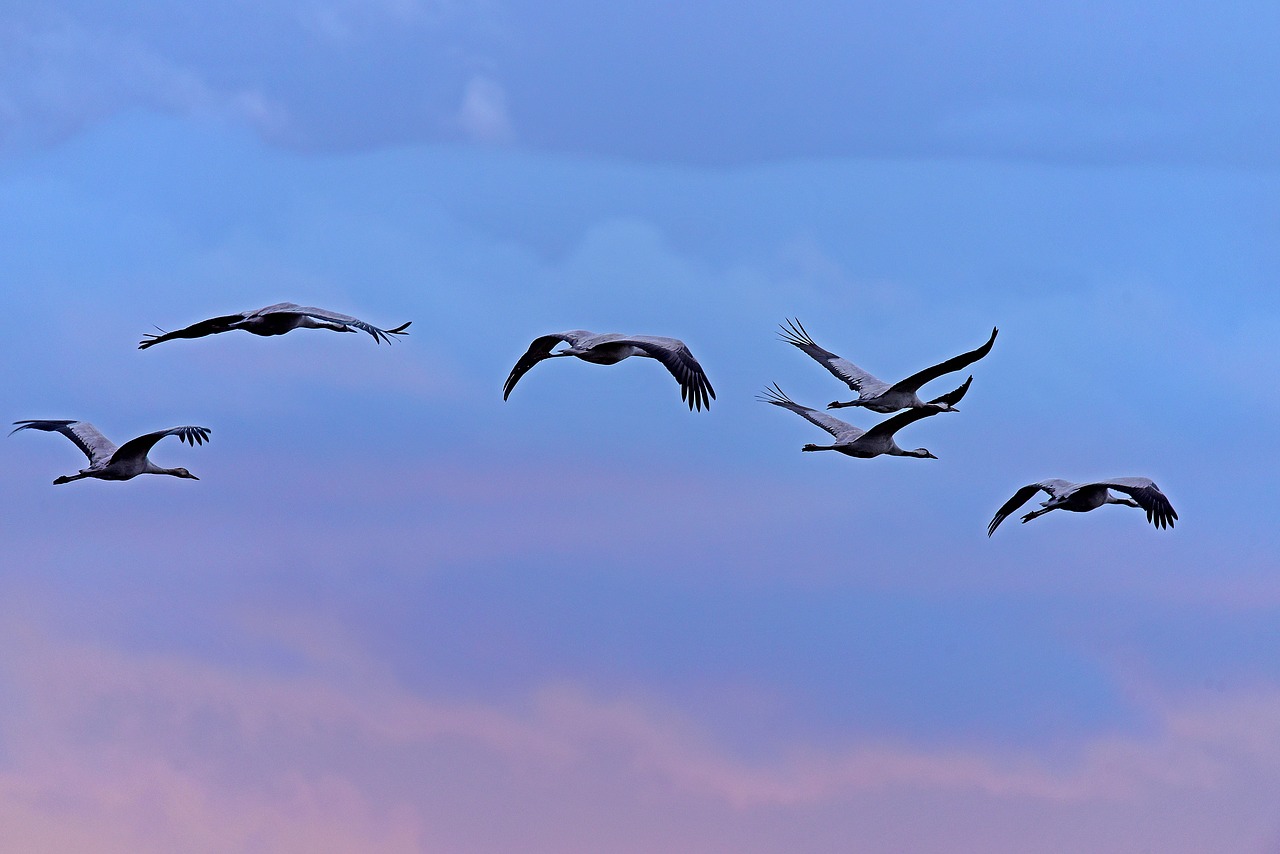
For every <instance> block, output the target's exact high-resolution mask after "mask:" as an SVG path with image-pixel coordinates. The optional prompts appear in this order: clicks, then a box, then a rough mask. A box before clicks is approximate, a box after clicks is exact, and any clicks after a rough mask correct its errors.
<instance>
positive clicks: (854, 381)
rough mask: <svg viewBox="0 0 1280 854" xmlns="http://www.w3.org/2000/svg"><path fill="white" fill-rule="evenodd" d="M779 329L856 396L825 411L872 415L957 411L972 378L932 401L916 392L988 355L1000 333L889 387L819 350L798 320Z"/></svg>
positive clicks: (834, 402)
mask: <svg viewBox="0 0 1280 854" xmlns="http://www.w3.org/2000/svg"><path fill="white" fill-rule="evenodd" d="M781 328H782V335H781V337H782V340H783V341H786V342H787V343H788V344H792V345H794V346H796V347H798V348H800V349H801V350H803V351H804V352H806V353H808V354H809V355H810V356H811V357H812V358H813V359H814V360H816V361H817V362H818V363H819V364H821V365H822V366H823V367H824V368H826V369H827V370H828V371H830V372H831V373H832V374H833V375H834V376H835V377H836V378H837V379H839V380H841V381H843V382H844V383H845V384H846V385H848V386H849V388H851V389H853V390H854V391H856V392H857V393H858V398H857V399H856V400H850V401H847V402H845V403H841V402H840V401H838V400H837V401H832V402H831V403H829V404H827V409H840V408H841V407H845V406H863V407H866V408H867V409H870V410H872V411H873V412H883V413H886V414H887V413H890V412H897V411H898V410H899V409H911V408H916V407H922V406H939V407H941V408H942V411H943V412H955V411H958V410H956V404H957V403H959V402H960V399H961V398H963V397H964V395H965V392H967V391H968V390H969V384H970V383H971V382H973V377H969V379H967V380H965V381H964V385H962V386H960V387H959V388H957V389H955V390H954V391H950V392H947V393H946V394H944V395H942V396H941V397H938V398H935V399H934V400H930V401H924V400H921V399H920V396H919V395H918V394H917V392H918V391H919V390H920V387H921V386H922V385H924V384H925V383H927V382H929V381H930V380H935V379H937V378H938V377H940V376H942V375H943V374H949V373H951V372H952V371H958V370H960V369H961V368H964V367H967V366H969V365H971V364H973V363H974V362H976V361H978V360H979V359H981V358H982V357H983V356H985V355H987V354H988V353H990V352H991V345H992V344H994V343H995V341H996V333H998V332H999V331H1000V330H999V329H992V330H991V337H990V338H989V339H987V343H985V344H983V345H982V346H981V347H979V348H978V349H976V350H970V351H969V352H967V353H961V354H960V355H959V356H955V357H954V358H951V359H947V360H946V361H945V362H939V363H938V364H936V365H934V366H933V367H931V368H925V369H924V370H923V371H917V372H916V373H914V374H912V375H911V376H909V377H907V378H906V379H904V380H899V381H898V382H896V383H892V384H891V383H887V382H885V381H884V380H882V379H879V378H878V377H876V376H874V375H872V374H869V373H867V372H866V371H864V370H862V368H859V367H858V366H857V365H855V364H854V363H853V362H850V361H849V360H848V359H842V358H840V357H839V356H837V355H836V354H834V353H831V352H828V351H827V350H824V349H822V348H821V347H819V346H818V345H817V344H815V343H814V341H813V339H812V338H810V337H809V333H808V332H806V331H805V328H804V326H802V325H801V324H800V321H799V320H796V319H792V320H788V321H787V323H786V325H785V326H782V327H781Z"/></svg>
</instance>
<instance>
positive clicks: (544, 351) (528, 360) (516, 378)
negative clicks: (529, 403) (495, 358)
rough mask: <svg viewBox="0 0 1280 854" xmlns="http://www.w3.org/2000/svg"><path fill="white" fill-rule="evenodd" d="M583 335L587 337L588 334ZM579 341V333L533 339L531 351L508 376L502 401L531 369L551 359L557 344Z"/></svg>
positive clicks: (526, 353)
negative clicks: (544, 360)
mask: <svg viewBox="0 0 1280 854" xmlns="http://www.w3.org/2000/svg"><path fill="white" fill-rule="evenodd" d="M582 334H583V335H584V336H585V335H586V333H582ZM579 340H580V338H579V333H577V332H553V333H551V334H550V335H543V336H542V337H540V338H535V339H533V343H532V344H530V345H529V349H528V350H526V351H525V353H524V355H523V356H521V357H520V360H519V361H518V362H516V366H515V367H514V368H512V369H511V373H510V374H509V375H508V376H507V381H506V382H505V383H503V385H502V399H503V400H506V399H507V398H508V397H510V396H511V390H512V389H513V388H515V387H516V383H518V382H520V378H521V377H522V376H524V375H525V374H527V373H529V369H530V368H532V367H533V366H534V365H536V364H538V363H539V362H541V361H542V360H543V359H549V358H551V351H552V350H554V349H555V347H556V345H557V344H559V343H560V342H562V341H564V342H568V343H569V344H576V343H577V342H578V341H579Z"/></svg>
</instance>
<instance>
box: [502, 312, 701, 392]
mask: <svg viewBox="0 0 1280 854" xmlns="http://www.w3.org/2000/svg"><path fill="white" fill-rule="evenodd" d="M561 343H564V344H568V345H569V346H568V347H566V348H565V349H563V350H560V351H558V352H555V353H553V352H551V351H552V350H553V349H554V348H555V347H556V346H558V345H559V344H561ZM558 356H576V357H578V358H579V359H582V360H583V361H584V362H590V363H591V364H593V365H615V364H617V363H618V362H621V361H622V360H623V359H626V358H629V357H631V356H645V357H648V358H650V359H657V360H658V361H659V362H661V363H662V365H663V367H665V368H666V369H667V370H668V371H670V372H671V376H673V377H675V378H676V382H678V383H680V399H681V400H684V401H686V402H688V404H689V409H690V410H693V409H697V410H699V411H701V410H702V409H703V408H704V407H705V408H708V409H709V408H710V407H711V401H713V400H715V398H716V393H715V390H714V389H713V388H711V383H710V382H708V381H707V375H706V373H705V372H704V371H703V370H702V365H699V364H698V360H697V359H695V358H693V354H692V353H690V352H689V348H688V347H686V346H685V343H684V342H683V341H680V340H679V339H676V338H661V337H659V336H656V335H619V334H617V333H606V334H596V333H595V332H588V331H586V330H585V329H573V330H570V331H569V332H553V333H551V334H550V335H543V336H541V337H540V338H535V339H533V343H531V344H530V345H529V349H528V350H527V351H526V352H525V354H524V355H523V356H521V357H520V360H519V361H518V362H516V366H515V367H514V368H512V369H511V374H510V376H508V377H507V381H506V383H505V384H504V385H503V387H502V399H503V400H506V399H507V398H508V397H509V396H510V395H511V390H512V389H513V388H515V387H516V383H517V382H519V381H520V378H521V377H522V376H524V375H525V374H527V373H528V372H529V369H530V368H532V367H533V366H534V365H536V364H538V363H539V362H541V361H543V360H544V359H554V358H556V357H558Z"/></svg>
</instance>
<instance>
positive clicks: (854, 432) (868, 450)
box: [756, 383, 945, 460]
mask: <svg viewBox="0 0 1280 854" xmlns="http://www.w3.org/2000/svg"><path fill="white" fill-rule="evenodd" d="M756 399H757V400H759V401H761V402H763V403H772V404H773V405H774V406H781V407H783V408H784V409H790V410H791V411H792V412H794V413H795V414H796V415H799V416H800V417H801V418H804V419H805V420H806V421H808V422H810V423H811V424H816V425H818V426H819V427H821V428H822V429H823V430H826V431H827V432H828V433H830V434H831V435H832V436H835V437H836V442H835V444H834V445H805V446H804V447H803V448H801V450H802V451H839V452H840V453H842V454H847V455H848V456H850V457H863V458H870V457H878V456H880V455H881V454H889V455H891V456H895V457H920V458H922V459H929V460H936V459H937V457H935V456H934V455H933V454H931V453H930V452H929V451H928V450H927V449H925V448H916V449H915V450H913V451H907V450H903V449H902V448H900V447H898V443H897V442H895V441H894V439H893V434H894V433H897V432H898V431H899V430H901V429H902V428H903V427H906V426H907V425H908V424H910V423H912V422H914V421H919V420H920V419H921V418H928V417H929V416H930V415H937V414H938V413H939V412H944V411H945V410H944V409H943V408H942V407H941V406H934V405H926V406H914V407H912V408H910V409H908V410H907V411H906V412H900V413H898V414H897V415H895V416H893V417H892V418H886V419H885V420H883V421H881V422H880V423H879V424H877V425H876V426H874V427H872V428H871V429H870V430H862V429H861V428H858V427H854V426H853V425H852V424H850V423H848V422H847V421H841V420H840V419H839V418H836V417H835V416H834V415H828V414H827V413H825V412H819V411H818V410H816V409H810V408H809V407H807V406H801V405H800V404H798V403H796V402H795V401H794V400H792V399H791V398H789V397H787V395H786V394H785V393H784V392H783V391H782V389H781V388H779V387H778V385H777V383H774V385H773V387H772V388H766V389H765V390H764V393H763V394H761V395H760V396H759V397H757V398H756Z"/></svg>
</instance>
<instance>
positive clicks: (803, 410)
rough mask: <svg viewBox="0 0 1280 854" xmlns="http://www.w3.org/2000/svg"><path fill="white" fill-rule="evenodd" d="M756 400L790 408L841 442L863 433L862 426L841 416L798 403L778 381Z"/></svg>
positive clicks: (848, 440) (855, 437)
mask: <svg viewBox="0 0 1280 854" xmlns="http://www.w3.org/2000/svg"><path fill="white" fill-rule="evenodd" d="M756 400H758V401H760V402H761V403H772V404H773V405H774V406H781V407H782V408H783V409H790V410H791V411H792V412H794V413H795V414H796V415H799V416H800V417H801V418H803V419H804V420H806V421H808V422H809V423H810V424H816V425H818V426H819V427H821V428H822V429H823V430H826V431H827V432H828V433H830V434H831V435H832V436H835V437H836V440H837V441H839V442H852V441H853V440H855V439H857V438H858V437H859V436H861V435H862V430H861V429H860V428H858V427H854V426H853V425H852V424H850V423H849V422H847V421H841V420H840V419H839V418H836V417H834V416H831V415H828V414H827V413H825V412H820V411H818V410H817V409H810V408H809V407H807V406H801V405H800V404H798V403H796V402H795V401H794V400H792V399H791V398H789V397H787V395H786V393H785V392H784V391H783V390H782V389H781V388H780V387H779V386H778V384H777V383H774V384H773V386H771V387H767V388H765V390H764V391H763V392H762V393H761V394H759V395H757V396H756Z"/></svg>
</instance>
